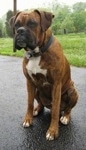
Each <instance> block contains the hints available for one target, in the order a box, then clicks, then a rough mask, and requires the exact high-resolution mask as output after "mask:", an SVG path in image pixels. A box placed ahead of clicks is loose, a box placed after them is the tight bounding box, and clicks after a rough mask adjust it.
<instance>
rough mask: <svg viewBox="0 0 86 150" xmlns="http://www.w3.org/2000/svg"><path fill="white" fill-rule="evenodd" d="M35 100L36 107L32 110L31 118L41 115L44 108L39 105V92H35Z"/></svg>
mask: <svg viewBox="0 0 86 150" xmlns="http://www.w3.org/2000/svg"><path fill="white" fill-rule="evenodd" d="M35 99H36V100H37V103H38V104H37V106H36V107H35V108H34V111H33V116H37V115H38V114H39V113H41V112H42V111H43V109H44V106H43V105H42V103H41V100H40V98H39V91H37V92H36V95H35Z"/></svg>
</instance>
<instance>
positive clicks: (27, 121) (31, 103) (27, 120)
mask: <svg viewBox="0 0 86 150" xmlns="http://www.w3.org/2000/svg"><path fill="white" fill-rule="evenodd" d="M27 92H28V106H27V113H26V115H25V119H24V123H23V126H24V127H29V126H30V125H31V124H32V120H33V108H34V97H35V85H34V84H33V83H32V81H31V80H30V81H29V80H28V79H27Z"/></svg>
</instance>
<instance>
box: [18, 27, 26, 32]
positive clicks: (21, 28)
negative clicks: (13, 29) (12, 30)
mask: <svg viewBox="0 0 86 150" xmlns="http://www.w3.org/2000/svg"><path fill="white" fill-rule="evenodd" d="M24 32H25V28H24V27H20V28H18V29H17V33H20V34H22V33H24Z"/></svg>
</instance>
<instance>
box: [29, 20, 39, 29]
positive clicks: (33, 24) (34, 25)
mask: <svg viewBox="0 0 86 150" xmlns="http://www.w3.org/2000/svg"><path fill="white" fill-rule="evenodd" d="M37 24H38V23H37V22H36V21H34V20H29V21H28V22H27V26H28V27H30V28H32V29H33V28H35V27H36V26H37Z"/></svg>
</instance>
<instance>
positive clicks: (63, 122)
mask: <svg viewBox="0 0 86 150" xmlns="http://www.w3.org/2000/svg"><path fill="white" fill-rule="evenodd" d="M60 122H61V123H62V124H64V125H67V124H68V122H69V120H68V119H67V118H66V117H65V116H62V117H61V118H60Z"/></svg>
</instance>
